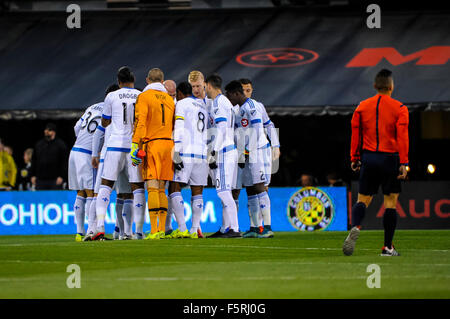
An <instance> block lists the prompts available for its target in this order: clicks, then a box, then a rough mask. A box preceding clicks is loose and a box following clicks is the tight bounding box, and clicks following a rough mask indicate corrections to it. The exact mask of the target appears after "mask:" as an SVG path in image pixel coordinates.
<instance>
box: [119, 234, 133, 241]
mask: <svg viewBox="0 0 450 319" xmlns="http://www.w3.org/2000/svg"><path fill="white" fill-rule="evenodd" d="M132 239H133V237H132V236H130V235H127V234H123V236H122V239H121V240H132Z"/></svg>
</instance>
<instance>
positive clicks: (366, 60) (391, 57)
mask: <svg viewBox="0 0 450 319" xmlns="http://www.w3.org/2000/svg"><path fill="white" fill-rule="evenodd" d="M383 58H384V59H386V60H387V61H389V63H391V64H392V65H400V64H403V63H406V62H410V61H414V60H417V62H416V65H442V64H445V63H447V61H448V60H449V59H450V46H433V47H429V48H426V49H423V50H421V51H417V52H414V53H411V54H408V55H402V54H400V53H399V52H398V51H397V50H396V49H394V48H371V49H367V48H365V49H362V50H361V52H359V53H358V54H357V55H356V56H355V57H354V58H353V59H352V60H351V61H350V62H349V63H348V64H347V65H346V67H347V68H352V67H369V66H375V65H377V64H378V63H380V61H381V60H382V59H383Z"/></svg>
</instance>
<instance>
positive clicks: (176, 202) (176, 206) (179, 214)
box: [169, 192, 187, 232]
mask: <svg viewBox="0 0 450 319" xmlns="http://www.w3.org/2000/svg"><path fill="white" fill-rule="evenodd" d="M169 201H170V202H171V203H172V209H173V212H174V214H175V217H176V219H177V224H178V229H179V230H180V231H181V232H184V231H186V229H187V228H186V220H185V219H184V201H183V197H182V196H181V193H180V192H174V193H172V194H170V195H169Z"/></svg>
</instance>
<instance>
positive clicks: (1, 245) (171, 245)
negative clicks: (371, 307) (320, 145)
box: [0, 241, 450, 253]
mask: <svg viewBox="0 0 450 319" xmlns="http://www.w3.org/2000/svg"><path fill="white" fill-rule="evenodd" d="M132 242H133V241H132ZM99 243H100V242H99ZM44 244H47V243H27V244H0V247H23V246H35V245H37V246H40V245H44ZM48 244H50V245H52V246H73V243H48ZM159 244H161V242H159ZM82 245H83V244H82ZM161 246H162V245H161ZM165 246H166V247H168V246H169V247H197V248H201V247H206V248H218V247H221V248H247V249H278V250H332V251H337V250H338V251H341V250H342V248H329V247H283V246H248V245H203V244H199V245H192V244H185V245H183V244H169V243H168V245H165ZM87 247H90V248H92V247H95V246H87ZM357 250H361V251H374V249H369V248H357ZM401 250H404V251H432V252H444V253H447V252H450V250H448V249H416V248H402V249H401Z"/></svg>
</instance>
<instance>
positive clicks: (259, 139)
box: [235, 98, 269, 150]
mask: <svg viewBox="0 0 450 319" xmlns="http://www.w3.org/2000/svg"><path fill="white" fill-rule="evenodd" d="M258 104H259V103H258V102H257V101H255V100H253V99H249V98H248V99H247V100H246V101H245V102H244V104H242V105H241V107H240V109H239V112H238V113H237V115H236V124H235V128H236V130H235V139H236V144H237V145H238V146H240V147H238V148H239V149H242V148H243V147H245V149H247V150H254V149H257V148H263V147H267V146H268V144H269V141H268V140H267V137H266V134H264V130H263V114H262V112H261V111H262V110H261V106H259V105H258ZM266 114H267V113H266Z"/></svg>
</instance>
